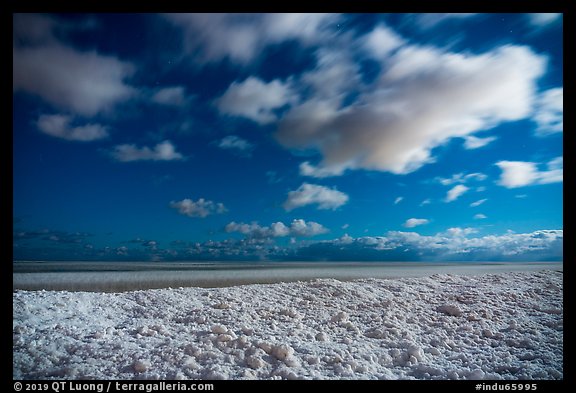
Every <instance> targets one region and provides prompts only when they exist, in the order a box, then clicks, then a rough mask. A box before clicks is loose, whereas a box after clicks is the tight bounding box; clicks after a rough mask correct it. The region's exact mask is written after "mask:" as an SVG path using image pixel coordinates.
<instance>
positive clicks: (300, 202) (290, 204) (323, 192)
mask: <svg viewBox="0 0 576 393" xmlns="http://www.w3.org/2000/svg"><path fill="white" fill-rule="evenodd" d="M348 199H349V197H348V195H346V194H345V193H343V192H341V191H338V190H336V189H331V188H328V187H324V186H319V185H316V184H309V183H302V185H301V186H300V187H298V189H296V190H294V191H290V192H289V193H288V198H287V199H286V201H285V202H284V204H283V207H284V209H285V210H287V211H290V210H294V209H297V208H299V207H303V206H308V205H318V209H320V210H335V209H337V208H339V207H340V206H343V205H345V204H346V203H347V202H348Z"/></svg>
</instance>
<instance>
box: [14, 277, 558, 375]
mask: <svg viewBox="0 0 576 393" xmlns="http://www.w3.org/2000/svg"><path fill="white" fill-rule="evenodd" d="M562 287H563V279H562V272H559V271H550V270H547V271H536V272H510V273H498V274H482V275H476V276H467V275H451V274H435V275H432V276H430V277H417V278H395V279H361V280H356V281H349V282H342V281H338V280H335V279H318V280H312V281H307V282H291V283H277V284H254V285H245V286H234V287H227V288H197V287H192V288H178V289H150V290H142V291H134V292H123V293H97V292H66V291H35V292H33V291H15V292H14V294H13V306H14V314H13V355H14V361H13V378H15V379H81V378H83V379H86V378H87V379H490V380H492V379H511V380H518V379H562V378H563V361H562V359H563V295H562Z"/></svg>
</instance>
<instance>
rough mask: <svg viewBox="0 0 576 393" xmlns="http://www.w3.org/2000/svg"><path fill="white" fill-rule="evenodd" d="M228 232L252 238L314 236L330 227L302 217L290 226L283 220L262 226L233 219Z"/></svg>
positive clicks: (227, 229)
mask: <svg viewBox="0 0 576 393" xmlns="http://www.w3.org/2000/svg"><path fill="white" fill-rule="evenodd" d="M224 229H225V231H226V232H228V233H231V232H238V233H241V234H243V235H245V236H247V237H252V238H270V237H286V236H296V237H312V236H316V235H321V234H323V233H327V232H328V229H327V228H325V227H324V226H323V225H321V224H318V223H317V222H313V221H308V222H306V221H305V220H302V219H296V220H293V221H292V223H291V224H290V226H287V225H285V224H284V223H282V222H275V223H272V224H271V225H270V226H269V227H267V226H260V225H259V224H258V223H256V222H253V223H251V224H244V223H236V222H234V221H232V222H231V223H229V224H227V225H226V227H225V228H224Z"/></svg>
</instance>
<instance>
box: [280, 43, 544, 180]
mask: <svg viewBox="0 0 576 393" xmlns="http://www.w3.org/2000/svg"><path fill="white" fill-rule="evenodd" d="M366 39H368V38H367V37H366V36H362V37H360V38H358V40H359V41H362V42H363V40H366ZM374 60H376V61H379V62H380V66H381V68H382V70H383V71H382V73H381V74H380V75H379V76H378V78H377V79H376V80H375V82H374V83H372V84H367V85H362V84H361V82H360V81H361V78H359V74H358V71H357V70H356V69H355V68H354V67H347V68H346V70H347V71H346V72H340V73H336V74H335V75H339V76H334V78H335V79H338V78H339V79H340V81H341V82H342V84H343V85H346V83H348V84H349V83H350V81H357V82H355V83H354V86H353V87H349V88H348V91H358V94H357V95H356V96H355V100H354V101H352V102H344V101H343V98H344V97H345V96H346V95H343V94H337V95H331V96H330V97H326V96H325V95H323V94H322V92H316V94H313V95H310V96H309V97H307V99H306V100H304V101H302V102H301V103H299V104H295V105H293V106H292V107H291V108H290V109H289V110H288V112H287V113H286V114H285V115H284V116H282V118H281V119H280V122H279V128H278V132H277V133H276V137H277V139H278V141H279V142H280V143H281V144H282V145H283V146H285V147H286V148H289V149H312V150H318V151H319V152H320V153H321V155H322V159H321V161H320V162H319V163H318V164H316V163H310V162H307V163H305V164H303V165H301V167H300V170H301V173H303V174H306V175H309V176H316V177H327V176H329V175H332V176H337V175H341V174H343V173H344V172H345V171H346V170H347V169H369V170H379V171H386V172H392V173H395V174H406V173H410V172H413V171H415V170H416V169H418V168H420V167H422V166H423V165H425V164H427V163H430V162H433V161H434V157H433V156H432V150H433V149H434V148H435V147H436V146H439V145H442V144H444V143H446V141H448V140H449V139H451V138H456V137H458V138H464V137H466V136H470V135H472V134H473V133H475V132H477V131H480V130H485V129H488V128H492V127H494V126H496V125H498V124H500V123H502V122H506V121H513V120H519V119H523V118H527V117H528V116H530V115H531V111H532V107H533V103H534V100H535V93H534V92H535V91H536V81H537V79H538V78H539V77H540V76H541V75H542V74H543V73H544V71H545V68H546V58H545V57H544V56H540V55H537V54H536V53H534V52H533V51H532V50H531V49H529V48H528V47H525V46H514V45H506V46H501V47H499V48H496V49H494V50H492V51H489V52H486V53H483V54H471V53H453V52H446V51H443V50H440V49H437V48H432V47H424V46H418V45H410V44H408V45H403V46H401V47H400V48H398V49H396V50H395V51H394V52H393V54H391V55H390V56H387V57H385V59H379V58H376V57H374ZM336 64H338V63H336ZM317 68H318V69H329V67H328V66H327V65H326V64H325V63H318V64H317ZM294 84H295V86H296V87H298V89H302V84H303V83H299V82H298V81H295V82H294ZM431 85H433V86H434V89H430V88H429V86H431ZM304 86H305V87H306V86H307V85H306V84H305V83H304ZM299 91H300V90H299ZM313 92H315V90H313ZM446 102H450V103H451V104H450V105H446V104H445V103H446ZM407 108H418V113H419V115H418V116H413V111H412V110H408V109H407ZM486 142H487V140H474V139H472V140H469V143H468V146H469V147H471V146H479V144H482V143H486Z"/></svg>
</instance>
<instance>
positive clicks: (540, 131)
mask: <svg viewBox="0 0 576 393" xmlns="http://www.w3.org/2000/svg"><path fill="white" fill-rule="evenodd" d="M534 121H536V124H538V128H536V135H538V136H546V135H550V134H555V133H557V132H563V131H564V88H562V87H559V88H555V89H550V90H546V91H544V92H543V93H542V94H540V97H539V98H538V102H537V104H536V113H535V115H534Z"/></svg>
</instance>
